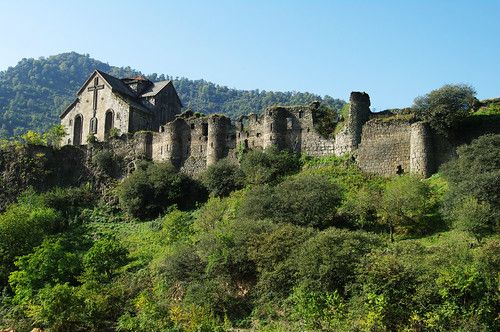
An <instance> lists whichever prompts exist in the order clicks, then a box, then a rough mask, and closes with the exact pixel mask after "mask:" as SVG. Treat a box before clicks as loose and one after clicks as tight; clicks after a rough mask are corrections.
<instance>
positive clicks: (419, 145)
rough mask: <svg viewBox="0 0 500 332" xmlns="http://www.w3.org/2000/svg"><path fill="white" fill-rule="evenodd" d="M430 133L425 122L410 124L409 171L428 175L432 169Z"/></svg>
mask: <svg viewBox="0 0 500 332" xmlns="http://www.w3.org/2000/svg"><path fill="white" fill-rule="evenodd" d="M431 149H432V145H431V133H430V130H429V127H428V125H427V124H425V123H423V122H417V123H414V124H412V125H411V133H410V173H413V174H418V175H421V176H423V177H428V176H429V175H430V174H431V172H432V171H433V170H432V160H431V157H432V151H431Z"/></svg>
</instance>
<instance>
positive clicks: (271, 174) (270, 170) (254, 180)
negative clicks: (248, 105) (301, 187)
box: [241, 147, 300, 184]
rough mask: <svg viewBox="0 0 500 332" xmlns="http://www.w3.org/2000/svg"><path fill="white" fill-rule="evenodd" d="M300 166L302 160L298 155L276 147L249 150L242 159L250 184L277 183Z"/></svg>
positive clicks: (242, 168)
mask: <svg viewBox="0 0 500 332" xmlns="http://www.w3.org/2000/svg"><path fill="white" fill-rule="evenodd" d="M299 168H300V160H299V158H298V156H297V155H295V154H292V153H290V152H287V151H278V149H276V148H275V147H271V148H268V149H266V150H264V151H261V150H252V151H249V152H248V153H246V154H244V155H243V158H242V160H241V170H242V171H243V173H244V174H245V178H246V182H247V183H249V184H263V183H276V182H279V181H280V180H281V179H282V178H283V177H284V176H286V175H290V174H293V173H295V172H297V171H298V170H299Z"/></svg>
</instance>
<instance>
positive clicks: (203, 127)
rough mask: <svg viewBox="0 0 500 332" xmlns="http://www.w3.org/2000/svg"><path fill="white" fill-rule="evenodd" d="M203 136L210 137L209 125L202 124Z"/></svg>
mask: <svg viewBox="0 0 500 332" xmlns="http://www.w3.org/2000/svg"><path fill="white" fill-rule="evenodd" d="M201 134H202V135H203V136H208V123H202V124H201Z"/></svg>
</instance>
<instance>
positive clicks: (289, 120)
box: [286, 118, 293, 129]
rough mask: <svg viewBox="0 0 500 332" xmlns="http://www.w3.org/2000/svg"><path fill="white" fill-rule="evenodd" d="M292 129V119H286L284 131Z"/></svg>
mask: <svg viewBox="0 0 500 332" xmlns="http://www.w3.org/2000/svg"><path fill="white" fill-rule="evenodd" d="M292 128H293V120H292V118H286V129H292Z"/></svg>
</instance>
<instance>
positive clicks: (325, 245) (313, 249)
mask: <svg viewBox="0 0 500 332" xmlns="http://www.w3.org/2000/svg"><path fill="white" fill-rule="evenodd" d="M383 245H384V241H383V240H382V238H381V237H380V236H378V235H375V234H371V233H367V232H363V231H348V230H343V229H335V228H329V229H327V230H324V231H322V232H320V233H318V234H317V235H316V236H314V237H311V238H310V239H309V240H307V241H306V242H304V243H303V245H302V246H301V248H300V252H299V253H298V254H297V256H296V264H297V268H298V272H297V275H298V278H299V282H300V284H301V285H303V286H304V287H306V288H307V289H308V290H309V291H324V292H331V291H335V290H336V291H338V292H339V293H340V294H343V293H344V291H345V287H346V285H348V284H349V283H351V282H352V281H353V280H354V278H355V276H356V273H355V272H356V267H357V264H358V262H360V261H361V259H362V258H363V257H364V256H365V255H366V254H368V253H369V252H370V251H371V250H373V249H375V248H379V247H382V246H383Z"/></svg>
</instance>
